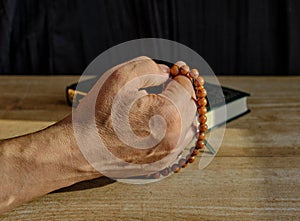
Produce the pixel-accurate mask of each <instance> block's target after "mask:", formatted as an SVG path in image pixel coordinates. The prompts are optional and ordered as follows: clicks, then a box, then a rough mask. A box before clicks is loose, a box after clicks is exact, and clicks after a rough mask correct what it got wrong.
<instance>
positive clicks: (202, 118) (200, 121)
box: [198, 115, 207, 124]
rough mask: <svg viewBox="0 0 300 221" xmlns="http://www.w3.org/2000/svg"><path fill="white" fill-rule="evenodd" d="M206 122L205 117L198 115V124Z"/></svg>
mask: <svg viewBox="0 0 300 221" xmlns="http://www.w3.org/2000/svg"><path fill="white" fill-rule="evenodd" d="M206 121H207V117H206V116H205V115H199V117H198V122H199V123H200V124H204V123H206Z"/></svg>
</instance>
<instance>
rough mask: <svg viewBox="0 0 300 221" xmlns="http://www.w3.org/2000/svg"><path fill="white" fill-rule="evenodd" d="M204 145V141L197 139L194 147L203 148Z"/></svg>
mask: <svg viewBox="0 0 300 221" xmlns="http://www.w3.org/2000/svg"><path fill="white" fill-rule="evenodd" d="M204 147H205V143H204V141H203V140H197V142H196V149H203V148H204Z"/></svg>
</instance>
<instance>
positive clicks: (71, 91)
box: [66, 78, 250, 129]
mask: <svg viewBox="0 0 300 221" xmlns="http://www.w3.org/2000/svg"><path fill="white" fill-rule="evenodd" d="M96 81H97V79H96V78H92V79H89V80H85V81H82V82H81V83H80V84H81V87H80V88H91V86H92V85H94V84H95V83H96ZM76 87H77V83H74V84H72V85H69V86H67V87H66V98H67V103H68V105H70V106H72V105H75V106H76V105H77V104H78V102H79V101H80V99H82V98H83V97H84V96H85V95H86V94H87V93H88V91H80V90H78V89H76ZM205 89H206V91H207V94H208V96H209V99H208V104H207V109H208V112H207V114H206V116H207V125H208V128H209V129H212V128H214V127H217V126H219V125H222V124H224V123H227V122H229V121H231V120H234V119H236V118H238V117H240V116H242V115H244V114H246V113H248V112H249V109H248V106H247V98H248V97H249V96H250V94H249V93H246V92H243V91H240V90H236V89H232V88H228V87H223V86H222V91H223V94H224V97H223V95H220V93H219V92H220V87H219V86H217V85H214V84H210V83H206V84H205ZM147 91H148V93H151V92H152V93H156V94H157V93H159V89H158V87H152V88H150V89H149V90H147ZM224 101H225V103H224ZM225 110H226V115H225V114H224V111H225Z"/></svg>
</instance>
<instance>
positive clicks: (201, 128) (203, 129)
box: [199, 124, 208, 132]
mask: <svg viewBox="0 0 300 221" xmlns="http://www.w3.org/2000/svg"><path fill="white" fill-rule="evenodd" d="M199 130H200V132H206V131H207V130H208V126H207V124H200V127H199Z"/></svg>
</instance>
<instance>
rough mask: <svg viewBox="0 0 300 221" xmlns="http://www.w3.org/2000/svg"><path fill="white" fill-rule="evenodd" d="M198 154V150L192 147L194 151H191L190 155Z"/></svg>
mask: <svg viewBox="0 0 300 221" xmlns="http://www.w3.org/2000/svg"><path fill="white" fill-rule="evenodd" d="M198 154H199V150H198V149H196V148H195V149H194V151H193V152H192V156H197V155H198Z"/></svg>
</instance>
